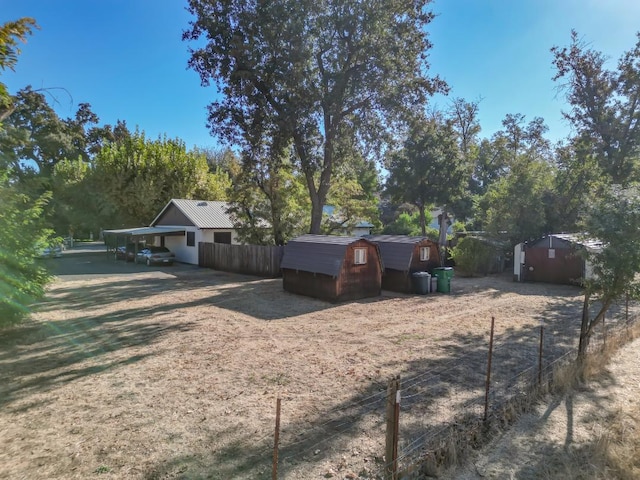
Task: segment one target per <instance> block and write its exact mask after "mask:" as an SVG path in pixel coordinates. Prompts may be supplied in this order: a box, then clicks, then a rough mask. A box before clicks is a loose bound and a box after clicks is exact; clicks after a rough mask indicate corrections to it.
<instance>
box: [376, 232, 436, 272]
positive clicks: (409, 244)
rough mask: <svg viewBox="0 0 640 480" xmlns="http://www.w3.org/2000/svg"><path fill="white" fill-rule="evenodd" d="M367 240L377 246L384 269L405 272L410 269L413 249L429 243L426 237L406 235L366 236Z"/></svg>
mask: <svg viewBox="0 0 640 480" xmlns="http://www.w3.org/2000/svg"><path fill="white" fill-rule="evenodd" d="M364 238H366V239H367V240H369V241H371V242H373V243H375V244H377V245H378V248H379V249H380V255H381V256H382V261H383V262H384V266H385V268H390V269H392V270H400V271H402V272H407V271H409V269H410V268H411V260H412V257H413V248H414V246H415V245H416V244H418V243H422V242H425V241H426V242H430V243H432V242H431V240H430V239H429V238H427V237H410V236H408V235H367V236H366V237H364Z"/></svg>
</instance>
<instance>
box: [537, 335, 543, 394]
mask: <svg viewBox="0 0 640 480" xmlns="http://www.w3.org/2000/svg"><path fill="white" fill-rule="evenodd" d="M543 340H544V325H540V348H539V350H538V387H539V386H540V385H542V349H543V346H542V345H543Z"/></svg>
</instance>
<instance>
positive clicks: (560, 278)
mask: <svg viewBox="0 0 640 480" xmlns="http://www.w3.org/2000/svg"><path fill="white" fill-rule="evenodd" d="M601 248H602V244H601V242H599V241H598V240H593V239H584V238H582V237H581V236H580V235H577V234H567V233H556V234H551V235H547V236H544V237H542V238H540V239H538V240H535V241H533V242H529V243H525V244H518V245H516V248H515V251H516V253H519V255H518V256H519V258H518V256H516V253H514V258H515V259H516V263H515V269H514V274H516V273H517V270H518V269H519V270H520V271H519V275H518V274H516V275H515V276H516V277H519V279H520V280H524V281H527V282H547V283H561V284H562V283H563V284H580V283H581V282H582V280H583V279H585V278H590V277H591V275H592V272H591V265H590V263H589V262H588V261H586V259H585V256H584V255H583V254H582V253H581V252H582V251H584V250H587V251H590V252H599V251H600V250H601Z"/></svg>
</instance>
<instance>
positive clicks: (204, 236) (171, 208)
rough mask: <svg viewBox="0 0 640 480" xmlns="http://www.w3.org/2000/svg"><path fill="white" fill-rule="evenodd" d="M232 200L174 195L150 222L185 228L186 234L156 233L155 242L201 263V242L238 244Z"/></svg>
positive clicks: (180, 258) (180, 257)
mask: <svg viewBox="0 0 640 480" xmlns="http://www.w3.org/2000/svg"><path fill="white" fill-rule="evenodd" d="M228 208H229V204H227V203H226V202H219V201H211V200H184V199H177V198H173V199H171V200H170V201H169V203H167V205H166V206H165V207H164V208H163V209H162V211H161V212H160V213H159V214H158V216H157V217H156V218H155V219H154V220H153V222H151V227H162V228H169V227H170V228H172V229H180V230H184V235H167V236H156V238H155V242H154V243H155V244H156V245H163V246H165V247H167V248H168V249H169V250H171V251H172V252H174V253H175V254H176V260H177V261H179V262H183V263H191V264H194V265H197V264H198V243H199V242H216V243H228V244H234V245H236V244H238V243H239V242H238V238H237V232H236V230H235V229H234V226H233V220H232V218H231V216H230V215H229V214H228V213H227V210H228Z"/></svg>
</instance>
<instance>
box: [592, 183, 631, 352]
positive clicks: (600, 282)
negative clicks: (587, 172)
mask: <svg viewBox="0 0 640 480" xmlns="http://www.w3.org/2000/svg"><path fill="white" fill-rule="evenodd" d="M583 226H584V229H585V231H586V232H587V234H588V235H589V237H590V238H591V239H597V240H599V241H600V242H602V247H601V249H591V250H588V251H587V258H588V260H589V262H590V263H591V265H592V269H593V274H594V275H593V277H592V278H590V279H587V280H586V281H585V287H586V290H585V306H588V305H589V302H590V300H591V299H592V298H594V297H595V298H597V299H599V301H600V309H599V311H598V313H597V314H596V315H595V316H594V317H593V318H591V319H590V318H589V312H588V308H585V309H584V310H583V317H582V328H581V335H580V353H581V354H584V352H585V349H586V345H587V344H588V342H589V338H590V337H591V335H592V333H593V329H594V328H595V325H597V324H598V322H600V321H601V320H602V318H603V317H604V315H605V313H606V312H607V310H608V309H609V307H610V306H611V304H612V303H613V302H614V301H616V300H617V299H619V298H622V297H624V296H626V295H629V296H630V297H632V298H633V297H635V298H638V297H640V278H639V277H638V273H639V272H640V186H639V185H638V184H633V185H629V186H628V187H626V188H623V187H620V186H613V187H610V188H609V189H607V190H606V191H605V192H603V194H602V195H600V196H599V197H597V198H594V199H593V200H592V202H591V203H590V205H589V206H588V210H587V213H586V215H585V217H584V224H583Z"/></svg>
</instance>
